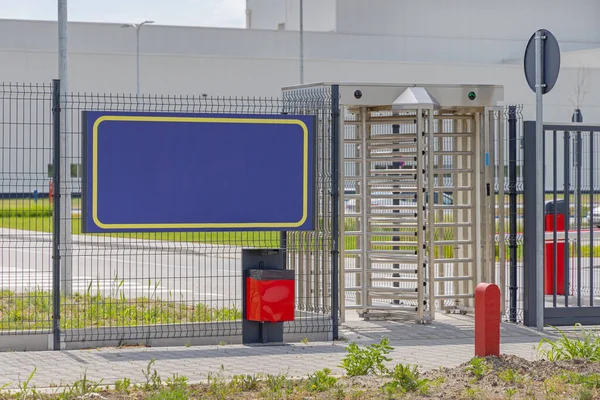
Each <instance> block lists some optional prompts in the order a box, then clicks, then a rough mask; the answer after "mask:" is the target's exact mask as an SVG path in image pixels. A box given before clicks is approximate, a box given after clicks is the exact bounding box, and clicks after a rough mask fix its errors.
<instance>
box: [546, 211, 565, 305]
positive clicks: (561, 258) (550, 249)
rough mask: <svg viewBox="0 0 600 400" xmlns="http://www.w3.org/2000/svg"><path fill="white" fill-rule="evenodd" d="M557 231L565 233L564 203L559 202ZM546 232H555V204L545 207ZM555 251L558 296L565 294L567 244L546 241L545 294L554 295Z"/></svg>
mask: <svg viewBox="0 0 600 400" xmlns="http://www.w3.org/2000/svg"><path fill="white" fill-rule="evenodd" d="M557 203H558V204H557V205H556V208H557V210H556V211H557V213H556V231H557V232H564V231H565V210H564V207H565V206H564V201H562V200H559V201H557ZM544 213H545V218H544V232H547V233H549V232H554V203H553V202H548V203H546V206H545V210H544ZM554 249H556V294H557V295H564V294H565V242H564V241H562V242H560V241H557V243H556V244H555V243H554V240H546V241H545V249H544V250H545V254H544V294H546V295H552V294H554V289H553V287H554V251H555V250H554Z"/></svg>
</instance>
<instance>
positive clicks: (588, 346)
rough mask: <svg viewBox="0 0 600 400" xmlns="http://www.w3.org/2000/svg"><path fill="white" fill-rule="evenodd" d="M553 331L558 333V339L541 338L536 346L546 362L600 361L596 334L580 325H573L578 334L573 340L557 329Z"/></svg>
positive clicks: (599, 344)
mask: <svg viewBox="0 0 600 400" xmlns="http://www.w3.org/2000/svg"><path fill="white" fill-rule="evenodd" d="M554 329H556V331H558V332H559V333H560V338H558V339H556V340H551V339H548V338H543V339H542V340H541V341H540V344H539V345H538V352H539V353H540V355H541V356H543V357H545V358H546V359H547V360H548V361H564V360H575V359H578V360H589V361H594V362H598V361H600V336H598V335H597V334H596V333H594V332H593V331H591V330H589V329H586V328H584V327H583V326H582V325H581V324H576V325H575V330H576V332H578V334H577V337H575V338H569V337H568V336H567V335H565V333H564V332H562V331H561V330H560V329H558V328H554ZM544 345H547V346H546V347H544Z"/></svg>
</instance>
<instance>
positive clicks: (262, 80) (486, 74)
mask: <svg viewBox="0 0 600 400" xmlns="http://www.w3.org/2000/svg"><path fill="white" fill-rule="evenodd" d="M143 29H144V30H143V31H142V46H141V49H142V55H141V58H140V62H141V63H140V64H141V88H142V92H143V93H147V94H165V95H166V94H171V95H193V96H201V95H202V94H206V95H208V96H252V97H261V96H268V97H277V96H279V94H280V92H281V88H282V87H283V86H288V85H294V84H297V83H298V79H299V68H298V59H297V57H296V54H297V53H296V51H297V47H296V48H294V44H295V43H297V41H296V39H297V34H294V33H292V32H269V31H261V30H256V31H248V30H243V29H241V30H236V29H190V28H175V27H154V26H150V27H144V28H143ZM313 35H314V36H313V37H312V40H313V41H312V42H311V43H312V46H313V49H312V55H311V57H307V60H306V63H305V81H306V82H318V81H346V82H384V83H385V82H403V83H419V82H420V83H440V84H447V83H471V84H474V83H476V84H498V85H504V87H505V103H506V104H515V103H516V104H524V111H523V113H524V117H525V119H533V118H534V117H535V111H534V101H535V95H534V94H533V93H532V92H531V90H530V89H529V87H528V86H527V84H526V82H525V78H524V76H523V69H522V66H521V65H520V64H515V65H506V64H505V65H501V64H485V63H478V64H475V63H470V64H469V63H461V64H458V63H451V62H445V61H440V60H438V61H436V62H421V63H419V62H402V61H397V60H385V59H384V60H379V61H373V60H365V59H355V60H351V59H349V58H350V57H351V56H352V54H351V53H350V52H349V50H351V46H350V43H351V41H350V42H347V41H346V40H347V38H348V37H349V36H348V35H335V34H316V33H315V34H313ZM358 38H360V37H358ZM319 39H320V40H319ZM327 40H331V41H333V42H335V41H339V42H338V43H341V44H344V43H346V45H347V48H345V47H343V46H340V47H338V48H337V51H338V53H336V54H339V55H340V57H338V58H336V57H325V56H324V55H323V54H321V53H319V52H320V51H323V49H322V47H320V46H319V45H318V44H319V43H320V44H321V45H322V46H324V47H328V46H330V44H331V43H330V42H328V41H327ZM56 42H57V40H56V24H55V23H51V22H16V21H0V58H1V59H2V60H3V62H2V63H0V81H1V82H26V83H29V82H34V83H42V82H43V83H50V82H51V80H52V79H53V78H56V77H57V75H58V74H57V70H58V68H57V65H58V63H57V53H56V48H57V45H56ZM69 47H70V50H71V51H70V56H69V89H70V90H71V91H74V92H87V93H89V92H93V93H99V94H103V93H125V94H131V93H134V92H135V54H134V52H133V51H134V49H135V34H134V32H133V31H131V30H127V29H123V28H119V26H117V25H111V24H71V25H70V26H69ZM267 47H269V48H268V49H267ZM378 48H380V46H379V43H377V46H375V45H373V46H372V48H371V50H372V53H371V54H370V55H368V57H371V58H375V57H376V56H377V54H376V53H377V51H376V49H378ZM379 51H382V50H381V49H380V50H379ZM383 51H386V52H389V53H393V52H391V51H389V49H387V48H385V47H383ZM357 54H359V53H357ZM362 54H363V56H364V54H366V53H362ZM342 56H343V57H342ZM364 58H367V56H364ZM440 58H441V57H440ZM576 81H577V70H576V69H574V68H563V69H562V71H561V73H560V77H559V81H558V83H557V85H556V86H555V88H554V89H553V91H552V92H551V93H549V94H548V95H546V96H545V97H544V101H545V103H544V104H545V117H546V120H548V121H552V122H554V121H556V122H565V121H569V120H570V117H571V113H572V111H573V108H574V107H573V104H572V103H571V101H570V99H569V96H570V95H572V94H574V91H575V87H576ZM599 82H600V69H591V70H590V79H589V80H588V84H587V85H586V87H587V94H586V97H585V100H584V102H583V105H582V111H583V116H584V120H585V121H586V122H590V123H592V122H593V123H600V90H597V89H598V88H599V86H598V85H599V84H600V83H599ZM7 96H9V95H7V94H5V97H7ZM8 104H9V102H7V101H6V99H5V101H4V104H3V107H4V109H5V111H4V112H7V111H6V108H7V107H8ZM26 111H27V110H25V109H24V108H21V111H17V110H15V109H13V110H12V112H14V113H15V114H13V115H14V116H13V117H12V118H13V120H14V119H15V118H16V119H17V120H19V121H23V120H24V119H27V118H28V115H31V114H30V113H28V112H26ZM49 113H50V104H49V103H48V104H47V105H46V108H43V109H41V111H40V114H35V115H36V118H40V117H39V115H43V118H44V121H45V123H46V124H48V123H49V122H50V119H49V118H50V114H49ZM5 115H6V114H5ZM0 140H2V141H3V142H2V144H3V145H2V146H1V147H2V151H1V154H0V157H1V158H2V161H1V162H0V167H1V168H2V171H1V174H2V185H0V186H2V187H0V192H7V191H14V190H15V188H18V190H19V191H22V192H30V191H31V190H33V189H34V188H37V189H38V190H40V191H46V190H47V177H46V175H47V173H46V170H47V164H49V163H50V161H51V152H50V148H51V147H50V145H49V144H50V143H51V130H50V128H49V127H48V126H47V125H46V128H37V129H36V128H35V127H33V126H30V127H27V128H25V129H23V128H19V127H17V126H11V127H10V128H9V127H8V126H7V125H4V131H3V132H2V138H1V139H0ZM31 147H42V148H43V149H42V150H39V151H36V152H31V151H30V150H29V149H30V148H31ZM74 148H76V149H78V148H79V145H78V144H76V143H75V144H74ZM7 186H8V187H7Z"/></svg>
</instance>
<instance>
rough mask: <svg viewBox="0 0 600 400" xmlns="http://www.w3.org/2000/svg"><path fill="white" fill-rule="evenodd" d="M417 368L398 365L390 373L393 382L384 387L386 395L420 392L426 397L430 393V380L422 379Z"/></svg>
mask: <svg viewBox="0 0 600 400" xmlns="http://www.w3.org/2000/svg"><path fill="white" fill-rule="evenodd" d="M419 375H420V374H419V371H418V370H417V366H416V365H413V366H412V367H411V366H410V365H402V364H397V365H396V366H395V367H394V369H393V370H392V371H391V372H390V377H391V378H392V381H391V382H388V383H386V384H385V385H383V390H384V392H385V393H386V394H388V395H391V394H394V393H398V392H401V393H409V392H417V391H418V392H419V393H420V394H422V395H425V394H427V393H428V392H429V380H428V379H420V378H419Z"/></svg>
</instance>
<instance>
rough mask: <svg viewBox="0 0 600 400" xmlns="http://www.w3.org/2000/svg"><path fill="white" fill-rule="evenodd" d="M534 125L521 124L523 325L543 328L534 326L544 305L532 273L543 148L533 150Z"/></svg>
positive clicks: (534, 258)
mask: <svg viewBox="0 0 600 400" xmlns="http://www.w3.org/2000/svg"><path fill="white" fill-rule="evenodd" d="M535 124H536V122H535V121H525V122H524V123H523V151H524V154H526V155H527V156H526V157H523V225H524V226H523V242H524V243H523V256H524V266H523V268H524V275H523V292H524V296H523V324H524V325H525V326H531V327H537V328H538V329H542V328H543V326H537V311H538V307H542V309H543V307H544V304H538V301H537V298H536V293H537V291H536V288H537V280H538V279H544V277H543V276H541V277H539V276H537V273H536V270H537V263H538V259H537V254H536V243H537V241H538V240H544V238H543V237H542V238H538V237H537V230H536V225H537V224H538V223H541V221H537V219H536V217H535V214H536V213H535V212H536V209H535V207H536V200H537V192H536V160H537V157H543V154H544V151H543V150H544V149H537V148H536V142H535V140H536V125H535ZM539 261H540V262H541V261H543V260H539Z"/></svg>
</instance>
